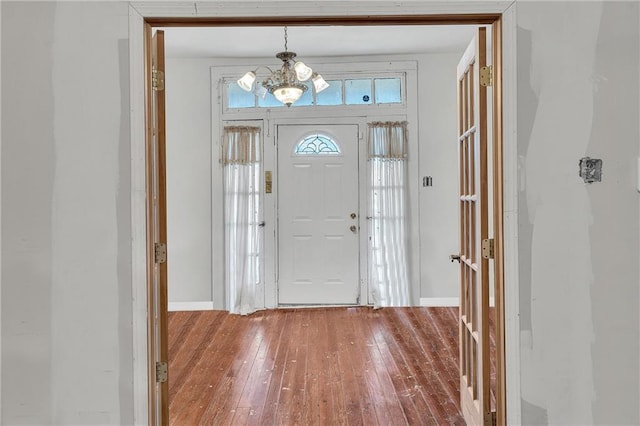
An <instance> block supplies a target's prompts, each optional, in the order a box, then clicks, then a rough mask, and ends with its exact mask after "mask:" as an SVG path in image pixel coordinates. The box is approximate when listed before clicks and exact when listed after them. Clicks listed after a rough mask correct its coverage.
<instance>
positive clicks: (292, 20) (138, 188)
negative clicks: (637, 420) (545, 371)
mask: <svg viewBox="0 0 640 426" xmlns="http://www.w3.org/2000/svg"><path fill="white" fill-rule="evenodd" d="M217 3H218V2H217ZM287 3H288V4H287V7H288V9H289V11H290V13H292V15H290V16H278V14H279V13H281V11H282V9H281V8H282V3H277V2H269V3H266V2H265V3H260V5H261V7H260V9H258V8H249V7H247V4H245V3H244V2H242V3H236V4H233V3H224V4H225V5H226V7H225V8H221V5H220V4H218V5H217V6H215V5H213V6H209V8H206V7H205V5H206V4H204V3H203V4H202V6H201V9H202V10H200V11H199V10H198V8H197V6H198V4H194V3H188V4H187V3H184V4H176V3H170V4H169V5H167V4H165V3H135V4H131V5H130V7H129V55H130V93H131V99H130V101H131V105H130V107H131V214H132V223H131V225H132V283H133V288H132V298H133V340H134V341H133V358H134V377H133V393H134V401H133V403H134V422H135V424H137V425H138V424H139V425H144V424H148V421H149V411H148V410H149V403H150V400H149V397H150V395H149V385H148V383H149V379H150V377H149V375H150V374H149V361H148V350H149V348H148V346H147V336H148V323H149V319H150V318H149V315H150V312H152V310H151V309H149V308H153V307H150V306H149V301H148V298H147V295H148V293H149V285H150V278H151V277H150V276H149V274H148V273H147V262H148V259H149V257H150V253H149V252H148V250H147V247H148V246H149V244H148V238H147V232H146V228H147V214H146V197H147V188H146V181H147V179H148V175H149V170H148V168H147V166H146V153H145V145H146V136H145V134H146V123H147V122H148V120H149V116H148V114H149V112H148V108H146V105H147V93H146V91H145V87H146V83H147V82H146V75H147V74H148V73H147V72H146V71H147V68H146V67H147V63H146V57H147V55H146V51H147V49H148V47H147V46H146V44H145V28H146V27H147V26H148V25H151V26H164V27H168V26H258V25H260V26H282V25H283V24H286V25H289V26H295V25H300V26H303V25H352V26H359V25H360V26H363V25H380V26H384V25H454V24H469V25H491V26H492V44H493V49H492V52H493V58H492V62H493V65H494V87H493V90H494V96H493V126H494V129H495V132H494V150H493V152H494V156H493V161H494V165H495V167H494V176H493V185H494V206H493V208H494V239H495V263H494V267H495V281H496V294H495V297H496V308H497V313H498V318H497V319H498V323H499V325H498V327H497V336H496V338H497V339H496V340H497V344H498V347H497V360H496V362H497V371H498V384H499V388H500V389H501V392H499V396H498V422H499V424H507V423H508V424H519V423H520V417H521V413H520V380H519V374H520V370H519V366H520V350H519V322H518V314H519V292H518V251H517V218H518V216H517V147H516V139H515V129H516V102H515V100H516V87H515V84H516V80H515V72H516V57H515V33H516V27H515V6H514V5H512V3H511V2H486V3H484V2H475V1H468V2H456V3H453V4H450V5H445V6H443V3H431V4H429V3H427V2H419V3H418V2H412V3H405V4H404V5H403V7H402V8H398V7H397V4H393V5H389V4H385V3H382V2H368V1H364V2H355V1H352V2H350V1H346V2H343V3H342V5H341V8H340V10H339V13H338V12H336V11H335V10H330V11H327V10H325V9H320V10H319V9H318V7H317V6H316V7H315V8H314V7H311V8H309V7H308V6H307V5H305V4H304V3H298V2H287ZM305 6H306V7H305ZM399 11H400V12H401V13H403V14H398V13H399ZM452 72H454V70H452ZM505 142H506V143H505ZM505 279H506V280H507V281H506V282H507V283H508V287H507V289H508V291H506V292H505V284H504V283H505ZM507 342H508V343H509V344H508V345H507V344H506V343H507ZM506 389H509V393H508V394H507V393H506Z"/></svg>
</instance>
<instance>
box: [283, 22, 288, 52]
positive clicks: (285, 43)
mask: <svg viewBox="0 0 640 426" xmlns="http://www.w3.org/2000/svg"><path fill="white" fill-rule="evenodd" d="M284 51H285V52H288V51H289V49H288V48H287V27H284Z"/></svg>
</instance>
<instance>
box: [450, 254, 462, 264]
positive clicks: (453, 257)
mask: <svg viewBox="0 0 640 426" xmlns="http://www.w3.org/2000/svg"><path fill="white" fill-rule="evenodd" d="M449 260H450V261H451V263H453V261H454V260H457V261H458V263H460V255H459V254H450V255H449Z"/></svg>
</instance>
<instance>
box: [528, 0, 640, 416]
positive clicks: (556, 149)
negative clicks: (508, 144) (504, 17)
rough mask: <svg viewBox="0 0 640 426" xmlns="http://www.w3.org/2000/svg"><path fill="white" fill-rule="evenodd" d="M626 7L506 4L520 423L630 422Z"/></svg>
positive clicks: (630, 78)
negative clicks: (513, 42) (588, 172)
mask: <svg viewBox="0 0 640 426" xmlns="http://www.w3.org/2000/svg"><path fill="white" fill-rule="evenodd" d="M637 8H638V5H637V4H636V3H614V2H604V3H597V2H588V3H573V2H571V3H570V2H562V3H550V2H549V3H540V2H519V3H518V5H517V22H518V45H517V49H518V53H517V61H518V150H519V155H520V158H521V161H520V164H521V166H522V167H524V173H523V174H522V176H524V180H523V181H522V182H520V187H521V189H522V192H521V193H520V209H519V211H520V218H519V222H520V232H519V237H520V241H519V257H520V295H521V304H520V310H521V311H520V323H521V332H522V334H521V342H522V345H521V348H522V354H521V356H522V365H521V367H522V372H521V378H522V400H523V404H522V411H523V413H522V414H523V422H524V423H525V424H581V425H582V424H593V423H595V424H637V423H638V421H639V419H638V412H637V401H638V399H639V393H638V362H637V360H638V357H639V353H638V283H639V276H638V268H637V259H638V250H639V242H638V240H639V228H638V217H639V211H638V200H637V197H638V194H637V192H636V191H635V182H634V180H635V174H636V163H635V161H636V160H635V159H636V158H637V156H638V143H637V141H638V136H639V135H638V128H637V124H636V123H637V117H638V113H639V109H638V78H637V76H638V71H639V69H638V9H637ZM584 156H590V157H594V158H601V159H602V160H603V162H604V168H603V181H602V182H601V183H593V184H585V183H584V182H583V181H582V179H581V178H579V177H578V175H577V171H578V166H577V164H578V160H579V159H580V158H581V157H584Z"/></svg>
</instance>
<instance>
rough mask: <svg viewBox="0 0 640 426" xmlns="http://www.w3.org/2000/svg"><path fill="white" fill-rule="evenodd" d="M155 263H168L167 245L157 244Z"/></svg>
mask: <svg viewBox="0 0 640 426" xmlns="http://www.w3.org/2000/svg"><path fill="white" fill-rule="evenodd" d="M153 261H154V262H155V263H167V245H166V244H165V243H155V245H154V253H153Z"/></svg>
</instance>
